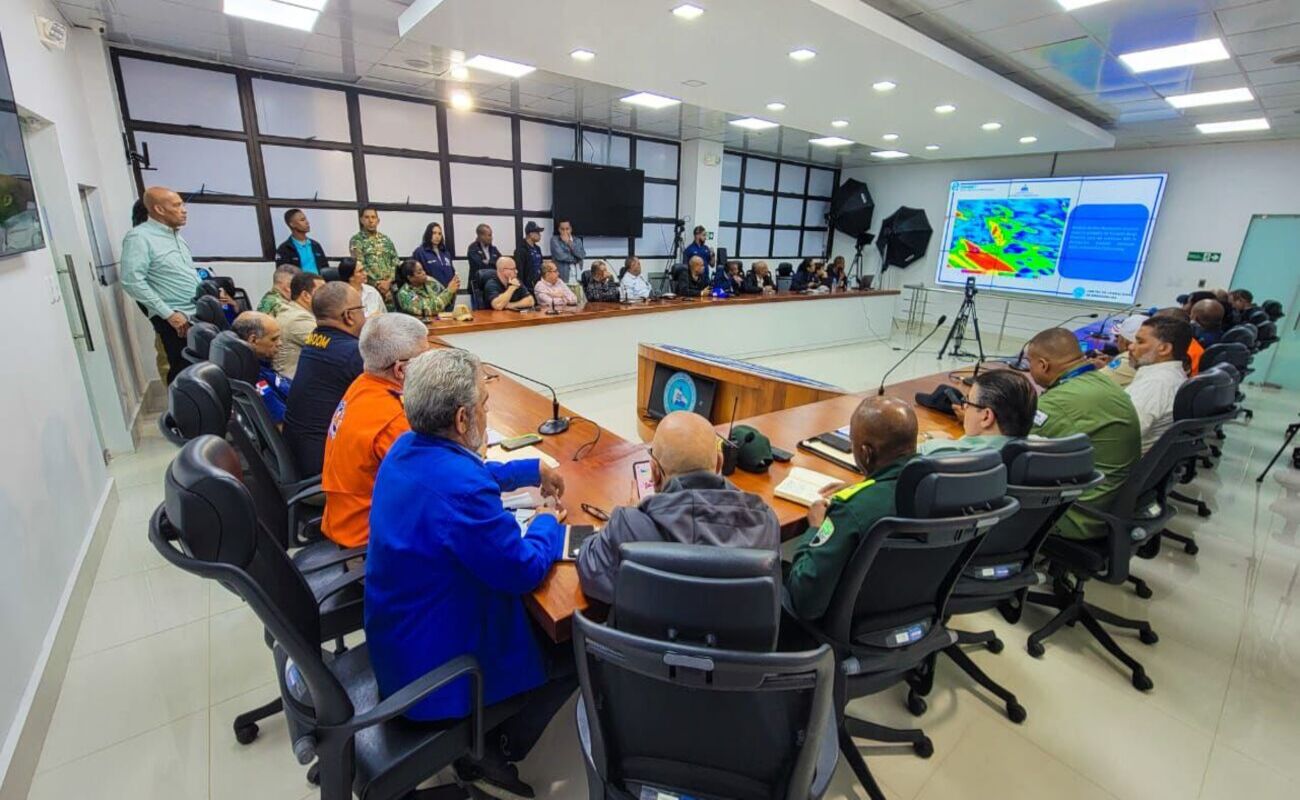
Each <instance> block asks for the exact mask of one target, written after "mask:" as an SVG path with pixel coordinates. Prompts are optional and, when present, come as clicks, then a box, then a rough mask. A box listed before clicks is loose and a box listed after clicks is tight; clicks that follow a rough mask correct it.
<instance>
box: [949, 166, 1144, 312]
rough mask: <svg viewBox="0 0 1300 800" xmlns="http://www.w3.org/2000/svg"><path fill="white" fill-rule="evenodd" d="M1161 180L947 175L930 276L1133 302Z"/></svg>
mask: <svg viewBox="0 0 1300 800" xmlns="http://www.w3.org/2000/svg"><path fill="white" fill-rule="evenodd" d="M1167 179H1168V175H1164V174H1152V175H1097V176H1091V177H1073V178H1024V179H1019V180H994V181H953V183H952V187H951V189H950V190H949V194H948V210H947V215H946V219H945V221H944V234H943V240H942V241H943V248H942V250H941V251H940V256H939V271H938V274H937V276H936V277H935V281H936V282H937V283H939V284H945V285H949V286H964V285H965V284H966V280H967V279H968V278H971V277H974V278H975V284H976V285H977V286H978V287H980V288H983V289H992V290H994V291H1006V292H1024V293H1027V294H1041V295H1046V296H1048V297H1057V298H1066V299H1071V298H1072V299H1076V300H1090V301H1095V302H1103V303H1126V304H1127V303H1132V302H1133V301H1134V300H1135V299H1136V296H1137V290H1138V284H1139V283H1140V282H1141V280H1142V267H1143V265H1144V264H1145V263H1146V258H1147V248H1148V247H1149V246H1150V244H1151V232H1152V231H1153V230H1154V229H1155V223H1156V215H1157V214H1158V213H1159V212H1160V199H1161V197H1162V196H1163V195H1164V189H1165V181H1166V180H1167Z"/></svg>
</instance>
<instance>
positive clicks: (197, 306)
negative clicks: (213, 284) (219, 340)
mask: <svg viewBox="0 0 1300 800" xmlns="http://www.w3.org/2000/svg"><path fill="white" fill-rule="evenodd" d="M206 282H207V281H205V283H206ZM194 316H195V318H197V319H199V320H200V321H202V322H208V323H211V324H213V325H216V326H217V328H218V329H220V330H223V331H224V330H226V329H228V328H229V327H230V323H229V322H227V321H226V312H225V311H223V310H222V308H221V301H220V300H218V299H217V298H216V297H213V296H212V295H210V294H205V295H200V296H199V298H198V299H197V300H195V301H194Z"/></svg>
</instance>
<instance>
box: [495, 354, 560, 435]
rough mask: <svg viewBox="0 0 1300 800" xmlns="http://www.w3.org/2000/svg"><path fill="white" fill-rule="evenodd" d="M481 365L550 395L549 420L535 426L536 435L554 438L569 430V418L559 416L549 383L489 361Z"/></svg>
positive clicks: (555, 399)
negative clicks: (530, 384) (536, 386)
mask: <svg viewBox="0 0 1300 800" xmlns="http://www.w3.org/2000/svg"><path fill="white" fill-rule="evenodd" d="M483 364H484V366H488V367H491V368H492V369H496V370H500V371H501V372H504V373H506V374H507V375H513V376H515V377H516V378H522V379H523V380H526V381H528V382H529V383H535V384H537V385H538V386H541V387H544V388H545V389H546V390H547V391H549V392H550V393H551V418H550V419H548V420H546V421H545V422H543V423H542V424H541V425H538V426H537V432H538V433H540V434H542V435H543V436H554V435H556V434H558V433H564V432H565V431H567V430H568V429H569V418H568V417H561V416H560V398H559V397H557V396H556V394H555V387H554V386H552V385H550V384H549V383H546V382H545V381H539V380H537V379H536V378H533V377H531V376H528V375H523V374H520V373H518V372H515V371H514V370H512V369H506V368H505V367H503V366H501V365H500V364H494V363H492V362H491V361H484V362H483Z"/></svg>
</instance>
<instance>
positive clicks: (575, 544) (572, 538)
mask: <svg viewBox="0 0 1300 800" xmlns="http://www.w3.org/2000/svg"><path fill="white" fill-rule="evenodd" d="M595 535H596V527H595V526H594V525H570V526H568V527H567V528H566V529H565V531H564V552H563V553H562V554H561V555H560V558H561V559H563V560H564V561H574V560H575V559H577V557H578V551H579V550H581V549H582V543H583V542H585V541H587V539H588V538H589V537H591V536H595Z"/></svg>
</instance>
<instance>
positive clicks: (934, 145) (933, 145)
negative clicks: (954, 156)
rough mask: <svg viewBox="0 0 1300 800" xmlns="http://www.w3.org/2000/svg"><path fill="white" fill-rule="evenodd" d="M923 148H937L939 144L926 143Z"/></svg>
mask: <svg viewBox="0 0 1300 800" xmlns="http://www.w3.org/2000/svg"><path fill="white" fill-rule="evenodd" d="M925 149H926V150H938V149H939V145H937V144H927V145H926V146H925Z"/></svg>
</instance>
